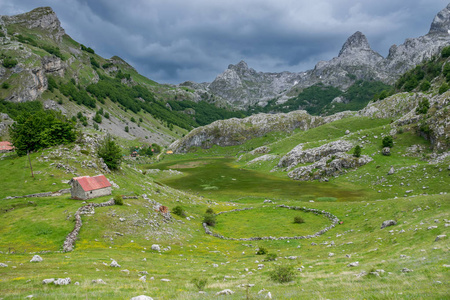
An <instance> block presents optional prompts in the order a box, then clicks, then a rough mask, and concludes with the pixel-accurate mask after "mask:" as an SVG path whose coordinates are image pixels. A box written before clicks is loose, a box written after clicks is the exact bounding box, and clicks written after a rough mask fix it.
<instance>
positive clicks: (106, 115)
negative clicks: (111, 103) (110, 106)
mask: <svg viewBox="0 0 450 300" xmlns="http://www.w3.org/2000/svg"><path fill="white" fill-rule="evenodd" d="M105 118H107V119H109V112H107V111H105Z"/></svg>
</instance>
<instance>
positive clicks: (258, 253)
mask: <svg viewBox="0 0 450 300" xmlns="http://www.w3.org/2000/svg"><path fill="white" fill-rule="evenodd" d="M267 252H268V251H267V249H266V248H264V247H259V249H258V251H256V255H266V254H267Z"/></svg>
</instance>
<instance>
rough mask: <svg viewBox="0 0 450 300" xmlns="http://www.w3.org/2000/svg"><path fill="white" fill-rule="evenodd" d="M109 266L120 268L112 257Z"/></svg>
mask: <svg viewBox="0 0 450 300" xmlns="http://www.w3.org/2000/svg"><path fill="white" fill-rule="evenodd" d="M109 266H110V267H113V268H120V265H119V264H118V263H117V261H115V260H114V259H113V261H112V262H111V264H110V265H109Z"/></svg>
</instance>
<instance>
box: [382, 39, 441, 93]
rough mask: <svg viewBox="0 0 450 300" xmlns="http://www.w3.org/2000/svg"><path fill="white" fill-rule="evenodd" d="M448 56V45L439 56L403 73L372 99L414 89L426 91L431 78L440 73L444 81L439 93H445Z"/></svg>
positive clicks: (429, 85)
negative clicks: (392, 84)
mask: <svg viewBox="0 0 450 300" xmlns="http://www.w3.org/2000/svg"><path fill="white" fill-rule="evenodd" d="M448 57H450V46H447V47H445V48H443V49H442V51H441V55H440V56H434V57H432V58H431V59H429V60H427V61H424V62H423V63H422V64H419V65H417V66H416V67H415V68H413V69H411V70H410V71H408V72H406V73H405V74H403V75H402V76H401V77H400V78H399V79H398V80H397V81H396V83H395V85H394V86H393V87H392V88H390V89H386V90H383V91H382V92H381V93H379V94H377V95H375V97H374V100H382V99H384V98H386V97H389V96H391V95H393V94H395V93H398V92H411V91H413V90H415V89H418V90H420V91H422V92H427V91H428V90H429V89H430V88H431V82H432V81H433V79H434V78H436V77H438V76H441V75H442V76H443V77H444V79H445V81H446V82H444V83H442V85H441V86H440V88H439V93H440V94H442V93H445V92H446V91H447V90H448V89H449V83H450V63H446V61H447V59H448Z"/></svg>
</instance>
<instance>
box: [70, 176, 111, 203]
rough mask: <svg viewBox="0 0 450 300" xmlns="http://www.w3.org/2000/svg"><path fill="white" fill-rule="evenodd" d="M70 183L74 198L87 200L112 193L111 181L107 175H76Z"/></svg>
mask: <svg viewBox="0 0 450 300" xmlns="http://www.w3.org/2000/svg"><path fill="white" fill-rule="evenodd" d="M69 184H70V185H71V188H70V193H71V195H72V199H78V200H86V199H92V198H97V197H101V196H107V195H111V183H109V181H108V179H107V178H106V177H105V175H97V176H94V177H89V176H82V177H74V178H72V179H71V180H70V182H69Z"/></svg>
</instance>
